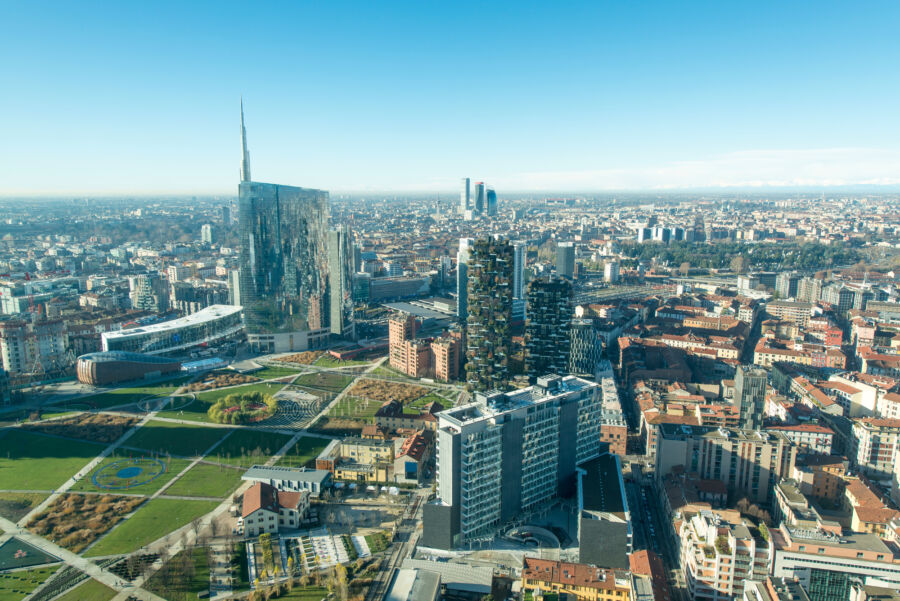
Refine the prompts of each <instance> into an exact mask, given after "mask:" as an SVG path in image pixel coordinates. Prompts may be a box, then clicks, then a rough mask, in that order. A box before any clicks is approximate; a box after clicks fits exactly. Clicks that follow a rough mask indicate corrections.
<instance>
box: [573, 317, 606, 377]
mask: <svg viewBox="0 0 900 601" xmlns="http://www.w3.org/2000/svg"><path fill="white" fill-rule="evenodd" d="M569 341H570V342H569V373H570V374H574V375H576V376H582V377H588V378H593V377H594V375H595V373H596V371H597V366H598V365H599V364H600V361H601V360H602V359H603V340H602V339H601V338H600V336H599V335H598V334H597V330H596V329H595V328H594V321H593V320H592V319H573V320H572V323H571V324H570V325H569Z"/></svg>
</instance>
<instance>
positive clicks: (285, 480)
mask: <svg viewBox="0 0 900 601" xmlns="http://www.w3.org/2000/svg"><path fill="white" fill-rule="evenodd" d="M241 479H242V480H246V481H248V482H262V483H264V484H268V485H269V486H274V487H275V488H276V489H277V490H281V491H285V492H300V491H306V492H308V493H309V494H310V495H311V496H313V497H316V498H317V497H318V496H319V495H320V494H322V491H323V490H325V489H327V488H329V487H330V486H331V473H330V472H328V471H327V470H318V469H315V470H314V469H309V468H305V467H284V466H280V465H272V466H267V465H254V466H253V467H251V468H250V469H248V470H247V471H246V472H244V475H243V476H241Z"/></svg>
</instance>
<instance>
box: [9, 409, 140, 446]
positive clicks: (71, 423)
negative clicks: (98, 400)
mask: <svg viewBox="0 0 900 601" xmlns="http://www.w3.org/2000/svg"><path fill="white" fill-rule="evenodd" d="M137 421H138V418H136V417H124V416H119V415H103V414H99V413H80V414H78V415H73V416H71V417H66V418H63V419H57V420H53V421H49V422H38V423H36V424H25V426H24V428H26V429H28V430H32V431H34V432H41V433H44V434H52V435H55V436H65V437H67V438H78V439H80V440H90V441H93V442H115V441H116V440H118V439H119V438H121V437H122V435H123V434H125V432H127V431H128V429H129V428H131V427H132V426H133V425H134V424H136V423H137Z"/></svg>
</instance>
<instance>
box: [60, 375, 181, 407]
mask: <svg viewBox="0 0 900 601" xmlns="http://www.w3.org/2000/svg"><path fill="white" fill-rule="evenodd" d="M188 378H189V376H184V377H181V378H175V379H173V380H166V381H165V382H160V383H159V384H151V385H148V386H130V387H127V388H117V389H115V390H109V391H107V392H101V393H99V394H95V395H92V396H86V397H81V398H78V399H73V400H71V401H63V402H62V403H57V404H56V406H57V407H63V408H64V407H67V406H69V405H72V406H76V407H82V408H83V406H88V407H94V408H97V409H108V408H109V407H116V406H119V405H131V404H134V403H136V402H138V401H140V400H142V399H146V398H148V397H157V398H158V397H164V396H168V395H170V394H172V393H173V392H175V391H176V390H177V389H178V387H179V386H181V385H182V384H184V382H186V381H187V380H188Z"/></svg>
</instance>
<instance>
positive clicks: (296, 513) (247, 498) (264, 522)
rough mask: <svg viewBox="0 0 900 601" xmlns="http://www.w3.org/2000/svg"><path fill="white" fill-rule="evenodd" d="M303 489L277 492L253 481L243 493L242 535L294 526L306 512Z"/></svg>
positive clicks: (295, 526)
mask: <svg viewBox="0 0 900 601" xmlns="http://www.w3.org/2000/svg"><path fill="white" fill-rule="evenodd" d="M309 496H310V495H309V493H308V492H307V491H299V492H288V491H279V490H277V489H276V488H275V487H274V486H271V485H269V484H266V483H264V482H257V483H256V484H254V485H253V486H251V487H250V488H248V489H247V490H246V491H245V492H244V500H243V508H242V511H241V518H242V520H243V524H244V535H245V536H248V537H250V536H259V535H260V534H263V533H266V532H269V533H277V532H279V531H281V530H284V529H296V528H299V527H300V523H301V522H302V521H303V519H304V518H305V517H306V514H307V513H308V511H309Z"/></svg>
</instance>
